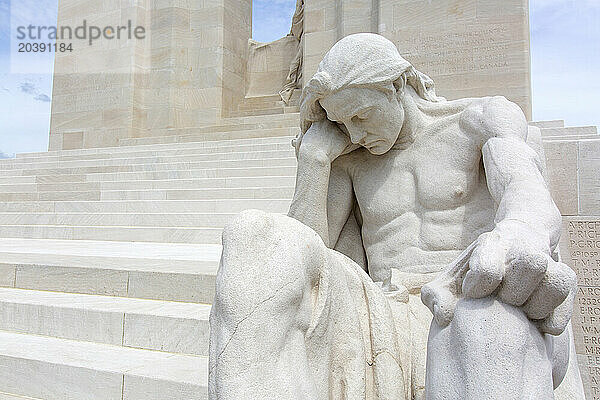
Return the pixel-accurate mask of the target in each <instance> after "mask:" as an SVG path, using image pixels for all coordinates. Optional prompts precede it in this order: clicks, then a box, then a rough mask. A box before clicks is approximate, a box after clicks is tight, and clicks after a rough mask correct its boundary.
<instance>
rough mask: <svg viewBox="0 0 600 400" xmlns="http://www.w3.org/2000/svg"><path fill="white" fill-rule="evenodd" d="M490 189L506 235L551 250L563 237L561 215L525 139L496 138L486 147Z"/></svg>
mask: <svg viewBox="0 0 600 400" xmlns="http://www.w3.org/2000/svg"><path fill="white" fill-rule="evenodd" d="M483 155H484V164H485V168H486V175H487V178H488V187H489V189H490V193H491V195H492V197H493V198H494V200H496V203H497V204H498V208H497V212H496V218H495V222H496V230H498V231H500V232H501V233H502V235H503V236H504V237H510V236H515V237H514V239H517V240H520V241H522V242H528V244H531V245H534V246H535V247H538V248H539V250H543V251H546V252H547V251H551V250H552V249H553V248H554V247H555V246H556V245H557V243H558V239H559V237H560V226H561V215H560V212H559V211H558V209H557V207H556V205H555V204H554V201H553V200H552V197H551V195H550V192H549V191H548V188H547V187H546V184H545V182H544V178H543V176H542V174H541V171H540V169H539V166H538V163H537V161H536V157H537V155H536V154H535V153H534V152H533V150H532V149H531V148H530V147H529V146H528V145H527V144H526V143H525V142H523V141H520V140H517V139H498V138H497V139H492V140H490V141H488V143H487V144H486V145H485V146H484V148H483Z"/></svg>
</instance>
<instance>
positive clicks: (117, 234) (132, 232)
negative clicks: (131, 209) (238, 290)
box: [0, 224, 222, 244]
mask: <svg viewBox="0 0 600 400" xmlns="http://www.w3.org/2000/svg"><path fill="white" fill-rule="evenodd" d="M221 231H222V228H220V227H193V228H189V227H179V226H174V227H173V226H170V227H167V226H161V227H156V226H152V227H145V226H94V225H87V226H85V225H84V226H79V225H70V226H65V225H2V224H0V237H3V238H30V239H50V238H52V239H64V240H116V241H124V242H159V243H211V244H212V243H214V244H219V243H221Z"/></svg>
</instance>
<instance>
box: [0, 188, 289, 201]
mask: <svg viewBox="0 0 600 400" xmlns="http://www.w3.org/2000/svg"><path fill="white" fill-rule="evenodd" d="M293 194H294V187H293V186H286V187H254V188H212V189H148V190H105V191H100V190H95V191H57V192H4V193H0V202H2V201H75V200H79V201H100V200H196V199H197V200H212V199H285V198H291V197H292V196H293Z"/></svg>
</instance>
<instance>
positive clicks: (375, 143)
mask: <svg viewBox="0 0 600 400" xmlns="http://www.w3.org/2000/svg"><path fill="white" fill-rule="evenodd" d="M384 142H385V140H383V139H376V140H373V141H371V142H369V143H365V144H361V146H363V147H366V148H367V149H371V148H373V147H377V146H379V145H383V144H384Z"/></svg>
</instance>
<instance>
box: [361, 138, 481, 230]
mask: <svg viewBox="0 0 600 400" xmlns="http://www.w3.org/2000/svg"><path fill="white" fill-rule="evenodd" d="M353 158H354V162H353V164H354V165H353V168H352V169H351V175H352V181H353V186H354V192H355V195H356V198H357V200H358V203H359V206H360V208H361V212H362V214H363V217H365V218H367V219H371V218H374V219H375V220H380V221H382V222H383V221H384V220H389V219H394V218H397V217H399V216H401V215H403V214H405V213H416V214H423V213H426V212H428V211H442V210H449V209H455V208H457V207H460V206H463V205H465V204H467V203H468V202H469V201H470V199H471V198H472V197H473V195H474V193H476V192H477V191H478V189H479V186H481V179H480V174H481V173H482V171H481V143H477V142H476V141H473V140H470V139H469V138H467V137H466V136H464V135H460V134H458V133H453V132H449V133H446V134H444V133H440V134H438V135H435V136H430V137H424V138H421V139H420V140H416V141H415V142H414V143H413V144H412V145H411V146H410V147H408V148H407V149H403V150H396V149H393V150H391V151H389V152H388V153H386V154H384V155H382V156H374V155H371V154H370V153H368V152H367V151H366V150H364V151H363V150H361V151H360V152H359V153H358V154H357V155H356V156H355V157H353Z"/></svg>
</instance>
